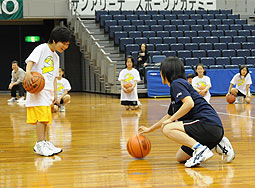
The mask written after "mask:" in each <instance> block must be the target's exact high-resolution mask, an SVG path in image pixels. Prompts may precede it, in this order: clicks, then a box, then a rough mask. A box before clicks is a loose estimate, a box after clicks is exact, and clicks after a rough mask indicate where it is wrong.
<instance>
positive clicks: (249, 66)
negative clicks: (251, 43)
mask: <svg viewBox="0 0 255 188" xmlns="http://www.w3.org/2000/svg"><path fill="white" fill-rule="evenodd" d="M246 67H248V68H249V69H250V68H254V64H246Z"/></svg>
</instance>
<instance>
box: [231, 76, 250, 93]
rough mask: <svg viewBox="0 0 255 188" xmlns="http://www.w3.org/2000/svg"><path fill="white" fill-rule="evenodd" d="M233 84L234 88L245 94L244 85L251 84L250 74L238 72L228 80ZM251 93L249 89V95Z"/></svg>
mask: <svg viewBox="0 0 255 188" xmlns="http://www.w3.org/2000/svg"><path fill="white" fill-rule="evenodd" d="M230 83H231V84H233V85H236V89H238V90H239V91H240V92H241V93H242V94H244V95H246V85H247V84H249V85H251V84H252V81H251V75H250V73H248V74H247V75H246V77H243V76H241V77H240V73H237V74H236V75H235V76H234V77H233V78H232V80H231V82H230ZM250 95H251V93H250V90H249V96H250Z"/></svg>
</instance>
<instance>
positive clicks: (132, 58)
mask: <svg viewBox="0 0 255 188" xmlns="http://www.w3.org/2000/svg"><path fill="white" fill-rule="evenodd" d="M128 59H131V61H132V63H133V65H132V67H134V65H135V64H134V63H135V60H134V57H133V56H132V55H128V56H127V57H126V61H125V65H126V68H127V60H128Z"/></svg>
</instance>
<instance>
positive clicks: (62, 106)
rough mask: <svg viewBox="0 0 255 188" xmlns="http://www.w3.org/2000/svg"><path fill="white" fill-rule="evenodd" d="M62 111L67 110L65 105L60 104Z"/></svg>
mask: <svg viewBox="0 0 255 188" xmlns="http://www.w3.org/2000/svg"><path fill="white" fill-rule="evenodd" d="M59 111H60V112H65V111H66V108H65V106H64V105H62V104H61V105H60V109H59Z"/></svg>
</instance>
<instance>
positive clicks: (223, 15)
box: [214, 14, 227, 20]
mask: <svg viewBox="0 0 255 188" xmlns="http://www.w3.org/2000/svg"><path fill="white" fill-rule="evenodd" d="M214 17H215V19H220V20H222V19H227V15H226V14H215V15H214Z"/></svg>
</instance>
